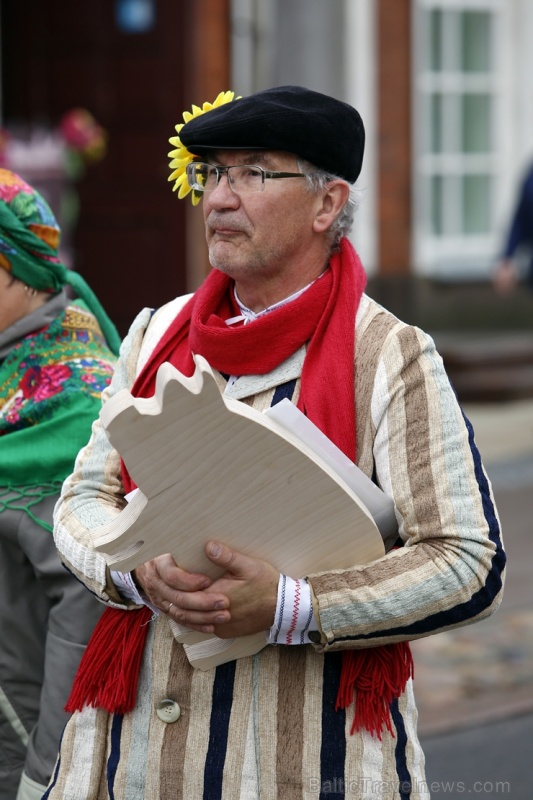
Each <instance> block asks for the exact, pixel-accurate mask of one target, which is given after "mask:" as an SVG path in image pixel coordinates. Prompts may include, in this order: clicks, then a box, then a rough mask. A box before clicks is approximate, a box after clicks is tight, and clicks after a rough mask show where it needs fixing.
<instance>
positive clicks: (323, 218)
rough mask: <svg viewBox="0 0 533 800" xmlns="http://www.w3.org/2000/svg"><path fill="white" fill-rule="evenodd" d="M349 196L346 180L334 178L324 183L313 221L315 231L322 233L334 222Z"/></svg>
mask: <svg viewBox="0 0 533 800" xmlns="http://www.w3.org/2000/svg"><path fill="white" fill-rule="evenodd" d="M349 196H350V187H349V186H348V184H347V183H346V181H342V180H340V179H336V180H333V181H330V182H329V183H328V184H326V187H325V189H324V194H323V195H322V203H321V205H320V206H319V208H318V211H317V213H316V216H315V219H314V221H313V230H314V232H315V233H324V232H325V231H327V230H328V229H329V228H330V227H331V226H332V225H333V223H334V222H335V220H336V219H337V217H338V216H339V214H340V213H341V211H342V209H343V208H344V206H345V205H346V203H347V201H348V197H349Z"/></svg>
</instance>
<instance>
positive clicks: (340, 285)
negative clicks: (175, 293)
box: [66, 239, 412, 738]
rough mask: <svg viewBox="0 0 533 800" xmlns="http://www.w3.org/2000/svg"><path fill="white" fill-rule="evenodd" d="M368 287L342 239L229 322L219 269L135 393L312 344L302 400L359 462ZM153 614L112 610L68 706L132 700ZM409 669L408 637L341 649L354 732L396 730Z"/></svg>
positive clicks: (343, 692) (258, 367)
mask: <svg viewBox="0 0 533 800" xmlns="http://www.w3.org/2000/svg"><path fill="white" fill-rule="evenodd" d="M365 284H366V277H365V273H364V271H363V268H362V266H361V262H360V261H359V258H358V256H357V254H356V253H355V251H354V249H353V247H352V246H351V244H350V243H349V242H348V240H347V239H343V240H342V241H341V248H340V252H339V253H337V254H335V255H333V257H332V258H331V260H330V268H329V269H328V270H327V271H326V272H325V273H324V274H323V275H322V276H321V277H320V278H319V279H318V280H316V281H315V282H314V283H313V284H312V285H311V286H310V287H309V288H308V289H307V290H306V291H305V292H303V294H301V295H300V296H299V297H298V298H296V299H295V300H293V301H291V302H290V303H288V304H286V305H284V306H281V307H279V308H277V309H274V310H273V311H271V312H269V313H268V314H265V315H263V316H261V317H259V318H258V319H256V320H254V322H253V323H252V324H249V325H244V326H237V327H230V326H228V325H226V320H227V319H228V318H230V317H232V316H235V315H236V314H237V313H238V309H237V308H236V307H235V301H234V298H233V290H232V287H233V282H232V281H231V280H230V279H229V278H228V277H227V276H225V275H223V274H222V273H221V272H219V271H218V270H212V271H211V273H210V274H209V276H208V277H207V278H206V280H205V281H204V283H203V284H202V286H201V287H200V289H198V291H197V292H196V293H195V294H194V295H193V297H192V298H191V300H190V301H189V302H188V303H187V304H186V305H185V306H184V308H183V309H182V310H181V311H180V313H179V314H178V315H177V317H176V318H175V319H174V321H173V322H172V324H171V325H170V326H169V328H168V329H167V331H166V333H165V335H164V336H163V337H162V339H161V340H160V342H159V344H158V346H157V347H156V349H155V350H154V352H153V353H152V355H151V357H150V359H149V361H148V363H147V364H146V366H145V367H144V369H143V370H142V371H141V373H140V374H139V376H138V378H137V380H136V381H135V384H134V386H133V388H132V394H133V395H134V396H136V397H151V396H152V395H153V393H154V390H155V380H156V375H157V370H158V369H159V367H160V366H161V364H163V363H164V362H165V361H169V362H170V363H172V364H173V365H174V366H175V367H176V368H177V369H178V370H179V371H180V372H182V373H184V374H185V375H188V376H191V375H192V374H193V372H194V362H193V358H192V353H196V354H199V355H202V356H203V357H204V358H205V359H206V360H207V361H208V363H209V364H210V365H211V366H212V367H214V368H215V369H217V370H219V371H220V372H223V373H225V374H227V375H263V374H267V373H269V372H271V371H272V370H273V369H274V368H275V367H276V366H278V365H279V364H281V363H282V362H283V361H285V359H287V358H288V357H289V356H291V355H292V354H293V353H294V352H296V350H298V349H299V348H300V347H301V346H302V345H304V344H307V351H306V356H305V361H304V366H303V369H302V376H301V389H300V397H299V401H298V407H299V408H300V410H301V411H303V412H304V413H305V414H306V415H307V416H308V417H309V418H310V419H311V420H312V421H313V422H314V423H315V425H317V426H318V427H319V428H320V429H321V430H322V431H324V433H326V434H327V435H328V437H329V438H330V439H331V440H332V441H333V442H335V444H336V445H337V447H339V448H340V449H341V450H342V451H343V452H344V453H345V454H346V455H347V456H348V457H349V458H350V459H352V460H355V454H356V442H355V374H354V373H355V368H354V352H355V315H356V312H357V308H358V306H359V302H360V299H361V295H362V293H363V291H364V287H365ZM123 481H124V487H125V490H126V492H128V491H131V489H132V488H134V484H133V482H132V481H131V478H130V477H129V475H128V473H127V471H126V469H125V467H124V465H123ZM149 616H150V612H149V611H148V610H147V609H144V610H143V611H141V612H138V613H135V614H129V613H124V611H122V610H119V609H110V608H108V609H107V610H106V612H105V613H104V614H103V616H102V618H101V620H100V622H99V623H98V625H97V627H96V629H95V632H94V634H93V637H92V639H91V641H90V642H89V645H88V646H87V650H86V652H85V655H84V657H83V659H82V662H81V664H80V669H79V671H78V675H77V676H76V679H75V682H74V686H73V691H72V694H71V697H70V699H69V702H68V704H67V707H66V708H67V710H68V711H74V710H78V709H81V708H82V707H83V705H84V704H90V705H93V706H96V707H103V708H106V709H107V710H108V711H111V712H116V713H125V712H126V711H129V710H131V709H132V708H133V707H134V705H135V699H136V685H137V678H138V670H139V667H140V660H141V655H142V650H143V647H144V641H145V637H146V632H147V625H146V623H147V621H148V619H149ZM117 636H119V637H120V641H119V642H117ZM93 640H94V641H93ZM117 645H118V648H119V653H118V654H117ZM411 675H412V660H411V654H410V650H409V645H408V644H407V643H400V644H397V645H396V644H395V645H386V646H382V647H373V648H369V649H367V650H345V651H343V653H342V671H341V679H340V685H339V690H338V696H337V704H336V708H337V709H338V708H346V707H347V706H348V705H350V704H351V702H352V701H353V697H354V688H355V689H356V690H357V698H356V708H355V714H354V721H353V725H352V733H353V731H354V730H356V729H357V730H359V729H360V728H361V727H365V728H367V729H368V730H369V731H370V732H372V733H374V734H376V735H377V736H378V737H380V738H381V734H382V729H383V726H384V725H385V726H386V727H387V728H388V730H389V731H390V732H391V733H392V726H391V720H390V703H391V702H392V700H393V699H395V698H397V697H399V696H400V694H401V693H402V692H403V690H404V689H405V684H406V682H407V680H408V679H409V677H410V676H411Z"/></svg>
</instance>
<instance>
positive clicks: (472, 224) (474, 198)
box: [463, 175, 491, 234]
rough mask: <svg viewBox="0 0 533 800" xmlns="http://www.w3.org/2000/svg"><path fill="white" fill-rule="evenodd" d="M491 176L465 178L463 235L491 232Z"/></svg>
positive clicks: (466, 176)
mask: <svg viewBox="0 0 533 800" xmlns="http://www.w3.org/2000/svg"><path fill="white" fill-rule="evenodd" d="M490 191H491V179H490V175H465V176H464V177H463V209H464V215H463V233H467V234H476V233H488V232H489V231H490Z"/></svg>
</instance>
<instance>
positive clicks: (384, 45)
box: [377, 0, 412, 276]
mask: <svg viewBox="0 0 533 800" xmlns="http://www.w3.org/2000/svg"><path fill="white" fill-rule="evenodd" d="M378 4H379V6H378V26H377V27H378V94H379V97H378V136H379V147H378V153H379V155H378V265H379V274H380V275H381V276H405V275H408V274H409V273H410V265H411V159H412V154H411V83H412V76H411V0H378Z"/></svg>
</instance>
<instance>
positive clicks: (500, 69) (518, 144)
mask: <svg viewBox="0 0 533 800" xmlns="http://www.w3.org/2000/svg"><path fill="white" fill-rule="evenodd" d="M0 8H1V16H0V25H1V30H0V37H1V38H0V42H1V54H2V117H3V124H4V126H5V127H7V128H8V129H9V128H14V127H16V126H18V129H19V130H20V129H21V128H24V126H28V125H31V126H35V125H39V124H42V125H44V126H48V127H49V128H50V127H52V128H53V126H54V125H56V124H57V120H58V119H59V118H60V116H61V115H62V114H63V113H64V112H65V111H66V110H67V109H69V108H72V107H76V106H82V107H85V108H87V109H89V110H90V111H91V112H92V113H93V114H94V116H95V117H96V119H97V120H98V121H99V122H100V123H101V125H102V126H103V127H104V128H105V129H106V131H107V133H108V153H107V156H106V158H105V159H104V160H103V161H102V162H100V163H99V164H98V165H96V166H94V167H92V168H91V169H90V170H87V172H86V173H85V175H84V176H83V178H82V180H81V181H80V182H79V184H78V188H79V196H80V209H81V210H80V216H79V225H78V227H77V231H76V239H75V261H76V267H77V268H78V269H80V270H81V271H83V272H84V273H86V274H87V276H88V278H89V280H90V282H91V284H92V285H94V287H95V290H96V291H97V293H98V294H99V295H100V296H101V297H102V298H103V299H104V300H105V301H106V304H107V306H108V308H109V310H110V312H111V313H112V314H113V316H114V317H115V319H116V320H117V322H118V324H119V326H120V328H121V329H122V330H125V328H126V327H127V325H128V324H129V322H130V321H131V317H132V314H133V313H134V312H135V311H136V310H137V308H138V307H139V306H140V305H143V304H148V303H149V304H151V305H158V304H159V303H160V302H162V300H163V299H164V298H166V297H168V296H169V295H172V294H175V293H178V292H181V291H183V290H184V289H186V288H194V286H196V285H197V284H198V283H199V281H200V280H201V278H202V276H203V275H204V274H205V271H206V269H207V265H206V261H205V252H204V247H203V240H202V225H201V219H200V216H201V215H200V214H199V213H198V212H197V211H196V212H195V211H194V210H192V209H191V208H189V205H190V204H188V203H178V202H177V201H176V198H175V196H174V195H173V194H172V192H171V191H170V187H167V185H166V178H167V175H168V167H167V164H168V159H167V152H168V149H169V147H168V144H167V140H168V137H169V136H170V135H172V133H173V128H174V125H175V124H176V123H177V122H179V121H181V113H182V111H183V110H184V109H186V108H190V106H191V104H192V103H193V102H194V103H201V102H203V100H212V99H214V97H215V96H216V95H217V93H218V92H219V91H220V90H223V89H227V88H231V89H234V90H235V91H236V92H237V93H239V94H248V93H249V92H252V91H255V90H258V89H263V88H267V87H270V86H274V85H281V84H286V83H301V84H304V85H306V86H308V87H310V88H313V89H316V90H318V91H324V92H326V93H329V94H332V95H334V96H336V97H338V98H340V99H343V100H346V101H348V102H350V103H353V104H354V105H355V106H356V107H357V108H358V109H359V110H360V111H361V114H362V116H363V119H364V120H365V125H366V129H367V137H368V139H367V140H368V145H367V153H366V157H365V165H364V169H363V173H362V175H361V177H360V179H359V185H360V187H361V189H362V192H363V204H362V207H361V210H360V212H359V214H358V216H357V220H356V230H355V232H354V242H355V244H356V246H357V248H358V249H359V251H360V253H361V256H362V258H363V262H364V263H365V265H366V268H367V271H368V273H369V275H370V277H371V283H372V285H373V287H374V288H375V291H376V294H377V295H378V296H379V297H380V299H383V300H384V301H386V302H387V303H388V304H389V305H391V306H392V307H393V309H394V310H397V311H398V313H401V314H403V315H404V316H409V315H410V314H412V315H413V316H414V317H416V316H417V313H416V310H417V308H418V307H419V306H420V303H421V302H426V301H428V300H429V299H430V297H431V296H433V290H434V289H435V287H438V286H443V285H450V284H452V283H453V284H454V285H456V284H457V283H462V284H465V285H466V284H468V285H472V284H476V285H477V284H481V285H482V286H483V287H485V288H486V287H488V285H489V279H490V275H491V270H492V267H493V265H494V262H495V260H496V258H497V255H498V252H499V249H500V247H501V244H502V239H503V236H504V231H505V228H506V225H507V223H508V219H509V216H510V214H511V210H512V206H513V203H514V197H515V193H516V190H517V186H518V182H519V180H520V177H521V174H522V172H523V170H524V169H525V167H526V165H527V163H528V161H529V159H530V158H533V80H532V79H531V75H533V48H532V47H531V45H530V43H531V42H532V41H533V0H327V1H326V0H194V2H186V0H90V2H89V0H79V1H78V2H77V3H71V2H69V0H47V1H46V2H37V0H27V2H25V3H20V2H16V0H0ZM331 146H332V147H335V142H332V143H331ZM420 286H422V287H425V288H424V289H423V290H422V299H421V295H420V291H421V290H420V288H416V287H420ZM428 287H430V290H428ZM443 308H444V309H446V302H444V305H443ZM415 321H416V320H415Z"/></svg>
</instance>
